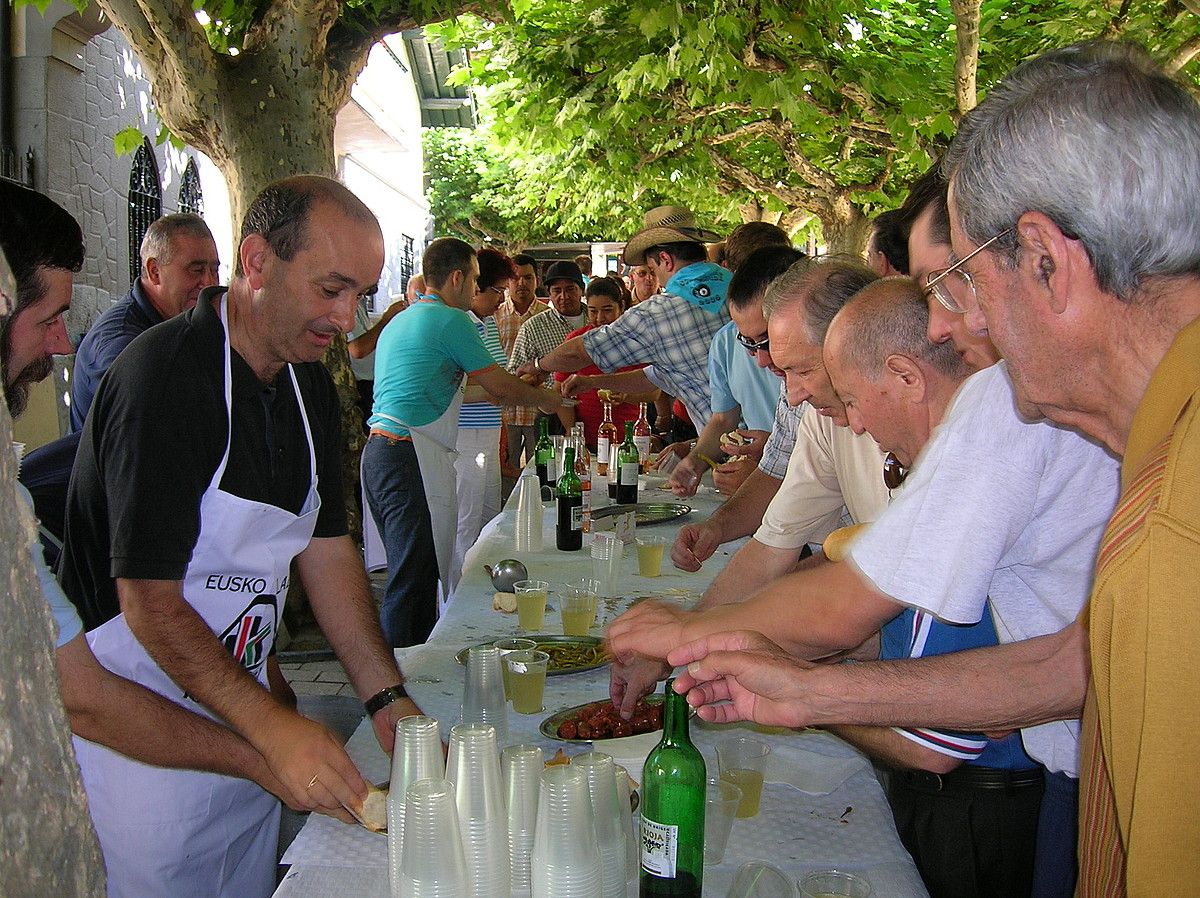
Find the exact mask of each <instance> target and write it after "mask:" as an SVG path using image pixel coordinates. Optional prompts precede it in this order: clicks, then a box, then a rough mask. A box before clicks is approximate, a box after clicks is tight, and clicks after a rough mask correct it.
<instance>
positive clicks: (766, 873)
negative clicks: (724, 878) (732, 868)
mask: <svg viewBox="0 0 1200 898" xmlns="http://www.w3.org/2000/svg"><path fill="white" fill-rule="evenodd" d="M795 894H796V893H795V891H794V890H793V889H792V881H791V880H790V879H788V878H787V875H786V874H785V873H784V872H783V871H782V870H780V869H779V868H778V867H773V866H771V865H770V864H768V863H767V862H766V861H747V862H746V863H744V864H742V865H741V866H740V867H738V869H737V873H735V874H733V882H732V883H731V884H730V886H729V891H728V892H726V893H725V898H793V896H794V895H795Z"/></svg>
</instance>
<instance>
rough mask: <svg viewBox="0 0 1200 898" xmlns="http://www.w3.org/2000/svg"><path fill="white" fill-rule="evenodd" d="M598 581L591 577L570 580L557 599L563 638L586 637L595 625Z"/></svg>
mask: <svg viewBox="0 0 1200 898" xmlns="http://www.w3.org/2000/svg"><path fill="white" fill-rule="evenodd" d="M599 587H600V581H599V580H596V579H595V578H592V577H584V578H583V579H581V580H572V581H571V582H570V583H568V584H567V586H566V589H565V590H564V591H563V593H562V595H560V596H559V597H558V610H559V613H560V614H561V616H562V627H563V635H564V636H587V632H588V630H590V629H591V628H592V627H593V626H594V625H595V623H596V603H597V601H598V600H597V598H596V596H597V594H598V591H599Z"/></svg>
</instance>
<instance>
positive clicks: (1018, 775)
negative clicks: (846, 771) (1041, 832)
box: [892, 764, 1044, 792]
mask: <svg viewBox="0 0 1200 898" xmlns="http://www.w3.org/2000/svg"><path fill="white" fill-rule="evenodd" d="M892 775H893V776H894V777H895V778H896V779H897V780H899V781H900V782H901V783H904V784H905V785H907V786H911V787H913V788H915V789H924V790H926V791H929V792H967V791H974V790H977V789H1009V790H1017V789H1030V788H1032V787H1034V786H1040V785H1042V783H1043V781H1044V778H1043V775H1042V768H1041V767H1034V768H1032V769H1030V770H1002V769H1000V768H997V767H980V766H978V765H975V764H960V765H959V766H958V767H956V768H954V769H953V770H951V771H950V772H949V773H930V772H929V771H928V770H897V771H893V773H892Z"/></svg>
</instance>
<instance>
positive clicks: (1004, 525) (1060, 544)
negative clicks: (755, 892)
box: [609, 347, 1117, 892]
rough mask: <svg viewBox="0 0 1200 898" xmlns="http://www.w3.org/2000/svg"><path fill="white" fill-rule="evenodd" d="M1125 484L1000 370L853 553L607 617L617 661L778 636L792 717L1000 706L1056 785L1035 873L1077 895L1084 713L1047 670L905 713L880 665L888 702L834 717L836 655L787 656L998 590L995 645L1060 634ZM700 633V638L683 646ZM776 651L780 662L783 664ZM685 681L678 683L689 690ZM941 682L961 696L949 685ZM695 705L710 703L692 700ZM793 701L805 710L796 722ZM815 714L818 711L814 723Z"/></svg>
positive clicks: (941, 717)
mask: <svg viewBox="0 0 1200 898" xmlns="http://www.w3.org/2000/svg"><path fill="white" fill-rule="evenodd" d="M826 349H828V347H826ZM901 461H911V459H908V460H906V459H901ZM1116 488H1117V483H1116V469H1115V463H1114V462H1113V460H1112V458H1111V457H1110V456H1109V455H1108V454H1107V453H1106V452H1104V450H1103V449H1102V448H1100V447H1098V446H1096V445H1095V444H1094V443H1092V442H1091V441H1089V440H1086V439H1084V438H1083V437H1082V436H1080V435H1079V434H1078V433H1076V432H1074V431H1071V430H1066V429H1063V428H1057V427H1049V426H1046V425H1044V424H1030V423H1028V422H1025V421H1023V420H1022V419H1021V418H1020V417H1019V416H1018V415H1017V413H1016V409H1015V407H1014V401H1013V389H1012V384H1011V382H1010V381H1009V378H1008V375H1007V370H1006V368H1005V366H1004V365H1003V364H1000V365H996V366H993V367H991V368H988V369H986V370H985V371H981V372H980V373H978V374H976V375H974V376H973V377H971V378H969V379H968V380H967V381H966V383H965V384H964V385H963V387H962V389H961V390H960V391H959V393H958V395H957V396H956V397H955V401H954V403H953V404H952V405H951V407H950V409H949V411H948V413H947V415H946V417H945V419H944V420H943V422H942V426H941V427H940V428H939V429H938V431H937V432H936V433H935V435H934V437H933V439H932V440H931V441H930V442H929V443H928V444H927V445H926V447H925V449H924V450H923V452H922V455H921V456H920V460H919V461H918V462H917V464H916V466H915V470H914V472H913V474H911V475H910V476H909V477H908V480H907V482H906V484H905V486H904V488H903V489H902V490H900V491H899V493H898V495H897V496H896V498H895V499H894V500H893V502H892V503H891V505H890V506H889V507H888V510H887V511H886V512H885V513H884V514H883V516H882V517H880V518H879V520H878V521H876V522H875V524H874V525H873V526H871V527H870V528H868V529H867V530H866V531H865V532H864V533H862V534H861V535H860V536H859V538H858V540H857V542H856V543H855V545H854V546H853V547H852V548H851V550H850V555H849V560H848V562H846V563H841V564H830V565H821V566H819V567H814V568H811V569H806V570H801V571H797V572H795V573H792V574H788V575H786V576H784V577H781V578H779V579H778V580H776V581H774V582H773V583H771V584H770V585H769V586H767V587H766V588H764V589H762V590H760V591H759V592H757V593H756V594H754V595H752V596H751V597H750V598H748V599H746V600H745V601H743V602H741V603H740V604H738V605H726V606H721V607H717V608H712V609H709V610H706V611H703V612H701V613H700V614H695V613H678V612H677V611H675V610H673V609H665V608H662V607H660V606H655V605H653V604H643V605H639V606H638V608H636V609H634V610H633V611H632V612H630V613H629V614H627V615H625V616H624V618H622V619H621V620H620V621H618V622H617V623H614V625H613V627H612V629H610V633H609V642H610V645H611V647H612V649H613V652H614V656H615V657H617V658H618V659H620V658H622V657H623V656H625V655H627V654H629V653H640V654H649V655H652V656H654V657H663V656H668V661H669V662H670V663H674V664H678V663H688V662H691V661H695V660H697V659H698V658H703V657H704V656H705V655H706V654H707V653H708V652H709V651H711V650H712V649H714V648H717V649H719V648H721V647H725V646H731V647H735V648H740V647H742V646H749V647H752V648H753V649H754V650H755V651H760V652H765V653H766V654H768V655H770V653H771V651H772V649H771V648H770V647H765V646H763V645H762V644H761V643H760V642H758V641H757V639H754V638H749V637H743V636H729V635H725V636H721V637H718V636H717V634H721V633H722V632H723V631H731V630H753V631H756V632H757V633H760V634H769V635H770V637H771V639H773V640H774V641H775V642H778V643H780V644H781V645H783V646H784V647H785V648H786V649H787V650H788V651H789V652H790V654H791V655H792V656H793V660H792V662H791V664H792V665H794V668H793V671H792V673H793V680H792V681H790V682H789V685H788V687H787V694H788V695H789V696H790V695H792V694H793V692H792V690H793V689H795V690H796V691H798V692H800V693H801V694H803V695H804V696H805V699H806V700H807V701H808V702H809V703H808V704H801V703H800V702H797V704H798V705H801V707H800V708H796V709H790V710H789V717H788V719H789V720H792V719H802V720H804V723H820V724H836V723H870V724H874V723H888V724H897V725H939V726H952V727H956V728H963V729H970V730H989V729H995V728H997V726H996V723H995V721H996V720H997V718H994V717H992V716H991V715H992V714H993V713H994V709H995V708H1000V709H1001V711H1000V713H1001V716H1000V717H999V718H998V720H1000V721H1003V725H1004V726H1006V727H1009V728H1011V727H1013V726H1022V727H1023V732H1022V738H1023V741H1024V744H1025V748H1026V750H1027V751H1028V752H1029V754H1030V756H1031V757H1033V758H1034V759H1035V760H1037V761H1039V762H1040V763H1042V764H1043V765H1044V766H1045V767H1046V768H1047V770H1048V771H1049V772H1050V774H1051V779H1048V783H1050V782H1053V785H1054V786H1055V788H1054V790H1053V794H1051V788H1050V786H1048V787H1047V788H1048V792H1047V800H1045V801H1043V805H1042V812H1043V820H1042V822H1041V824H1040V825H1039V851H1042V850H1043V845H1044V846H1045V848H1046V849H1048V854H1049V856H1048V857H1047V858H1046V859H1045V860H1039V863H1038V867H1037V869H1038V874H1039V876H1044V877H1046V879H1047V881H1048V882H1052V885H1051V892H1055V891H1062V890H1064V889H1066V890H1069V887H1070V882H1071V881H1072V879H1073V863H1072V858H1073V854H1072V852H1071V851H1070V850H1069V848H1070V846H1069V844H1068V843H1069V840H1070V836H1069V834H1070V833H1072V832H1073V831H1074V822H1073V819H1072V818H1070V816H1069V814H1066V813H1063V812H1065V811H1069V810H1070V808H1071V806H1072V805H1071V802H1070V800H1069V797H1067V788H1068V787H1069V782H1070V780H1071V778H1072V777H1073V776H1075V775H1076V771H1077V760H1078V723H1077V722H1068V721H1063V720H1062V719H1061V717H1063V716H1066V717H1070V716H1071V715H1069V714H1066V715H1064V714H1063V712H1061V711H1059V710H1056V711H1055V713H1054V714H1053V716H1049V717H1047V716H1045V708H1044V707H1043V705H1042V699H1043V696H1044V695H1045V694H1047V693H1052V692H1053V691H1054V687H1053V686H1051V685H1049V684H1047V683H1045V682H1041V677H1042V676H1043V675H1044V672H1039V675H1038V682H1037V684H1036V685H1034V684H1030V683H1027V682H1026V681H1024V680H1023V679H1022V673H1023V672H1022V671H1021V670H1020V669H1019V668H1016V667H1014V668H1013V669H1011V670H1010V671H1009V676H1010V677H1011V678H1012V682H1013V683H1014V684H1019V686H1020V688H1019V689H1018V690H1017V691H1006V692H1003V693H1000V694H997V693H995V692H991V693H986V694H976V693H970V695H969V698H967V699H964V698H962V697H959V696H955V698H954V699H952V698H949V697H946V696H942V699H941V701H939V702H938V703H936V704H934V703H932V702H930V703H926V704H922V705H921V708H920V710H918V711H913V712H908V713H901V712H902V711H907V710H908V709H906V708H905V702H904V698H905V697H908V696H909V694H907V693H906V694H905V695H904V696H900V695H898V694H896V693H895V691H894V688H889V687H888V686H887V682H888V681H887V679H886V674H884V673H880V674H879V681H878V684H877V686H878V689H879V693H878V699H877V700H878V702H879V704H880V706H879V707H875V706H872V707H870V708H869V709H865V708H863V707H861V706H860V705H858V703H857V702H855V703H853V704H849V705H841V706H840V707H838V708H836V709H835V711H834V712H832V713H830V712H829V711H828V709H827V708H825V707H821V708H819V709H818V708H815V707H813V703H815V702H817V701H818V699H823V698H824V697H825V696H826V695H828V694H829V693H828V692H826V691H825V690H826V689H827V687H826V686H825V685H824V684H823V682H821V681H822V680H823V679H824V678H826V677H831V678H834V679H838V678H840V677H843V676H849V674H848V673H845V672H843V671H841V670H838V669H837V668H829V667H828V666H827V665H819V666H818V667H817V668H814V669H808V668H807V667H805V666H804V665H803V664H799V663H797V662H796V661H795V660H794V659H795V658H799V659H805V660H808V659H818V658H825V657H828V656H830V655H831V654H834V653H837V652H841V651H846V650H848V649H852V648H854V647H856V646H858V645H859V644H860V643H861V642H862V641H863V640H864V639H866V638H867V637H869V636H870V635H871V634H872V633H873V632H875V631H876V630H878V629H879V627H880V626H881V624H883V623H884V622H886V621H888V620H890V619H892V618H894V617H895V616H896V614H897V613H898V612H899V610H900V609H902V608H903V607H904V606H909V607H914V608H920V609H924V610H926V611H928V612H930V613H933V614H935V615H936V616H938V617H939V618H945V619H949V620H957V621H962V622H974V621H977V620H979V617H980V615H981V614H982V608H983V603H984V602H985V600H986V599H988V598H989V597H990V599H991V603H992V604H991V607H992V611H993V615H994V616H995V618H996V621H997V631H998V634H999V636H1000V639H1001V641H1002V642H1019V641H1021V640H1030V639H1033V638H1035V637H1040V636H1044V635H1046V634H1053V633H1057V632H1058V631H1060V630H1062V629H1063V628H1064V627H1066V626H1067V625H1068V624H1070V623H1071V621H1072V620H1073V619H1074V618H1075V616H1076V615H1077V614H1078V612H1079V609H1080V608H1081V607H1082V605H1083V602H1084V600H1085V598H1086V594H1087V588H1088V585H1089V571H1090V566H1091V560H1092V558H1093V557H1094V553H1095V548H1096V546H1097V544H1098V543H1099V540H1100V534H1101V531H1102V528H1103V523H1104V521H1105V520H1106V518H1107V516H1108V514H1109V513H1110V512H1111V509H1112V505H1113V502H1114V501H1115V497H1116ZM700 637H705V638H706V641H704V642H702V643H698V644H696V645H691V646H684V648H683V649H676V648H675V647H676V646H679V645H680V644H682V643H687V642H689V641H691V640H695V639H697V638H700ZM759 638H761V637H759ZM750 657H751V658H755V657H757V656H750ZM770 657H771V664H776V663H781V662H782V659H781V658H778V657H777V656H773V655H770ZM680 659H682V661H681V660H680ZM728 659H729V656H728V655H726V654H722V655H720V656H719V657H718V659H717V661H716V662H712V661H708V660H706V661H703V662H701V665H700V667H699V668H697V671H699V675H702V676H704V677H705V678H708V677H713V676H715V677H716V678H718V679H720V680H721V682H722V684H723V685H722V687H721V688H728V684H727V683H726V681H725V680H724V678H723V677H724V675H723V674H722V673H715V674H714V673H713V670H717V671H720V670H722V669H723V666H725V665H728V664H747V663H751V665H752V662H747V660H746V656H739V657H738V658H737V659H736V661H733V662H730V661H729V660H728ZM938 660H939V663H945V662H944V661H941V660H940V659H938ZM888 663H889V664H899V663H901V662H888ZM903 663H904V664H912V665H913V667H914V668H916V669H917V671H918V672H915V673H914V674H913V676H914V685H913V686H912V687H911V688H912V692H913V693H916V694H919V695H920V694H923V693H924V690H925V687H924V686H922V685H920V683H921V680H920V676H921V673H920V672H919V671H920V670H921V666H922V665H925V664H926V663H931V661H930V659H921V660H914V661H905V662H903ZM705 665H710V667H705ZM739 669H740V668H739ZM771 669H772V671H773V672H777V668H771ZM874 671H875V668H873V667H872V666H870V665H868V666H867V668H866V673H865V674H864V675H865V676H867V677H873V676H874ZM1068 672H1069V669H1068ZM694 673H695V671H694ZM1064 675H1065V672H1064V671H1059V676H1064ZM814 681H816V682H815V683H814ZM870 682H872V683H873V684H874V683H875V680H873V679H872V680H871V681H870ZM689 684H690V683H689V680H688V679H686V678H685V679H684V681H683V683H682V684H681V685H689ZM958 685H960V686H961V685H962V683H961V682H960V683H959V684H958ZM946 688H947V691H948V692H950V693H953V689H952V688H951V684H946ZM833 694H834V695H837V696H838V701H839V702H840V701H842V696H843V695H845V696H857V695H858V692H857V691H856V690H855V689H854V687H853V686H846V685H840V686H838V687H836V691H835V692H834V693H833ZM694 700H695V701H697V702H700V703H703V702H704V701H705V700H706V699H705V697H703V696H702V695H697V697H696V698H695V699H694ZM793 711H797V712H798V713H796V714H795V716H794V717H793V716H790V715H791V714H792V713H793ZM710 713H711V712H710ZM718 713H721V714H728V713H733V712H731V711H728V710H721V711H719V712H718ZM806 714H811V715H812V717H811V718H807V719H806V718H805V715H806ZM756 719H757V718H756ZM789 725H796V724H789ZM1058 786H1064V788H1062V789H1059V788H1058ZM1064 797H1065V800H1064ZM1056 834H1057V835H1059V836H1060V839H1061V834H1067V842H1066V843H1064V842H1063V841H1058V842H1057V843H1056V842H1055V841H1054V836H1055V835H1056Z"/></svg>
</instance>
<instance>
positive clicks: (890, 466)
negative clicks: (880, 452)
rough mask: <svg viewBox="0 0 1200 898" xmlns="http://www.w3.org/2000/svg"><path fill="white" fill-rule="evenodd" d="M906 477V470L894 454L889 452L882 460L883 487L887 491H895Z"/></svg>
mask: <svg viewBox="0 0 1200 898" xmlns="http://www.w3.org/2000/svg"><path fill="white" fill-rule="evenodd" d="M907 476H908V469H907V468H905V467H904V465H902V464H900V459H898V458H896V454H895V453H894V452H889V453H888V454H887V458H885V459H884V460H883V485H884V486H886V487H887V488H888V489H889V490H897V489H899V488H900V484H902V483H904V478H905V477H907Z"/></svg>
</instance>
